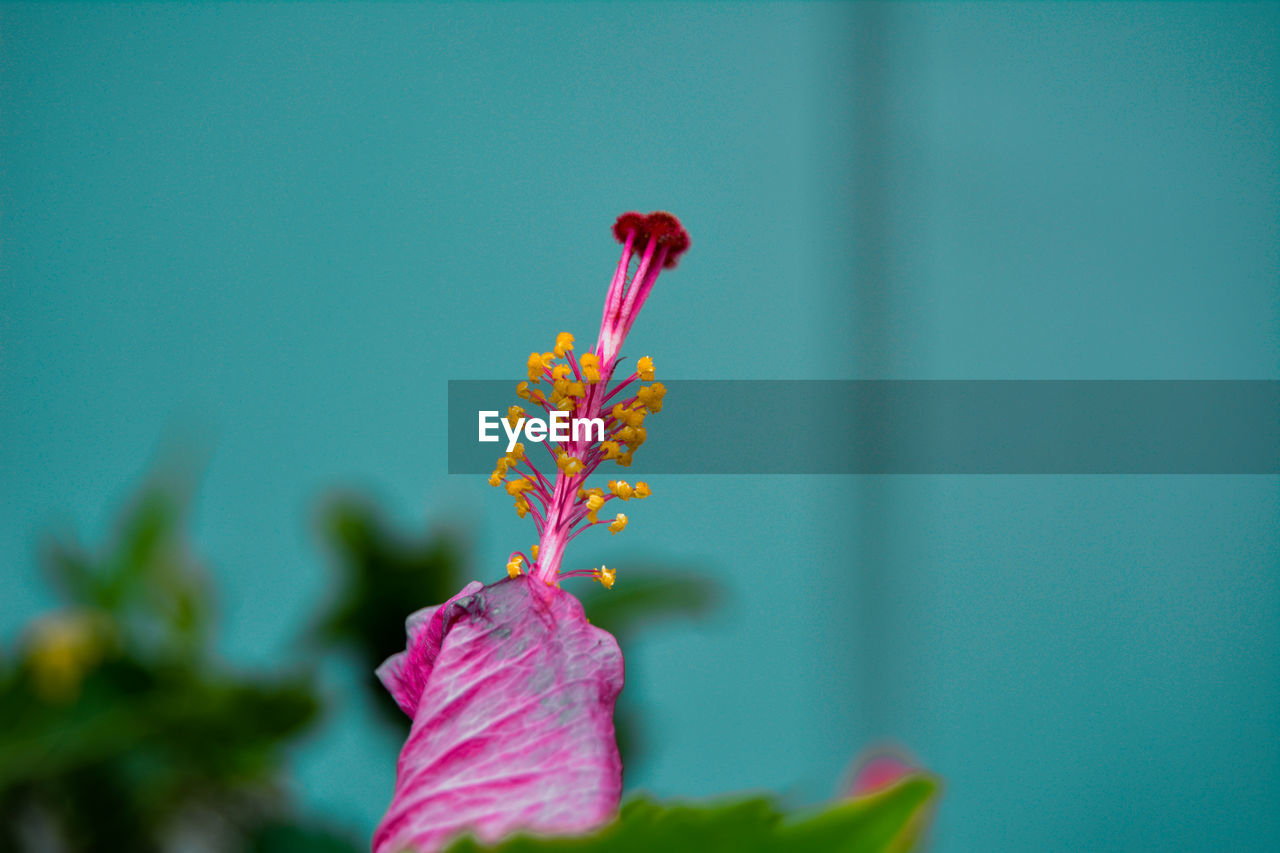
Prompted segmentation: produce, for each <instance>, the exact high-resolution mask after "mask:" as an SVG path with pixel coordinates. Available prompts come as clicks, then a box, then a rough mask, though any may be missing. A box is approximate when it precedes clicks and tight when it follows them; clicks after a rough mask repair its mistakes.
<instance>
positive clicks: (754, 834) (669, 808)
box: [448, 774, 938, 853]
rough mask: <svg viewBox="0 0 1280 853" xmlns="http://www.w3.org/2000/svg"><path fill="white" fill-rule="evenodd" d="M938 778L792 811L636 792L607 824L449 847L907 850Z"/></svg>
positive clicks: (453, 852)
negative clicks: (679, 801) (588, 831)
mask: <svg viewBox="0 0 1280 853" xmlns="http://www.w3.org/2000/svg"><path fill="white" fill-rule="evenodd" d="M937 795H938V784H937V782H936V781H935V780H934V779H933V778H931V777H929V776H927V775H923V774H919V775H914V776H910V777H908V778H906V779H903V780H901V781H899V782H898V783H896V784H894V785H893V786H892V787H889V788H887V789H885V790H883V791H879V792H877V793H875V794H872V795H869V796H866V797H859V798H857V799H851V800H844V801H841V802H837V803H834V804H832V805H830V806H828V807H827V808H826V809H824V810H823V811H821V812H819V813H817V814H813V815H807V816H799V817H788V816H787V815H785V814H784V813H783V812H782V811H781V810H780V809H779V808H778V806H777V805H776V804H775V803H774V802H773V801H771V800H769V799H765V798H760V797H757V798H752V799H746V800H736V801H729V802H722V803H718V804H712V805H703V806H695V805H662V804H660V803H655V802H653V801H651V800H647V799H636V800H632V801H631V802H629V803H627V804H626V805H624V806H623V807H622V812H621V813H620V814H619V815H618V819H617V820H615V821H614V822H613V823H611V824H609V825H608V826H606V827H604V828H603V829H601V830H600V831H598V832H596V833H594V834H592V835H588V836H583V837H577V838H537V837H533V836H527V835H521V836H515V837H512V838H509V839H506V840H504V841H503V842H502V843H500V844H498V845H497V846H495V847H484V846H481V845H479V844H477V843H476V842H475V841H473V840H472V839H470V838H464V839H461V840H459V841H457V842H455V843H454V844H452V845H450V846H449V848H448V853H479V851H484V850H492V851H501V853H556V851H563V853H570V851H572V853H592V851H609V853H651V851H654V850H661V851H664V853H684V851H691V853H694V851H696V853H704V851H726V853H730V851H731V853H792V851H805V853H808V851H821V853H905V851H908V850H910V849H911V848H912V847H913V846H914V845H915V844H916V842H917V841H919V839H920V836H921V834H922V833H923V832H924V831H925V830H926V829H927V827H928V823H929V818H930V816H931V813H932V810H933V805H934V802H935V800H936V798H937Z"/></svg>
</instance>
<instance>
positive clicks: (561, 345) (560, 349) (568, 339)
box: [556, 332, 573, 358]
mask: <svg viewBox="0 0 1280 853" xmlns="http://www.w3.org/2000/svg"><path fill="white" fill-rule="evenodd" d="M571 349H573V335H571V334H569V333H568V332H561V333H560V334H558V335H556V358H564V354H565V353H566V352H568V351H569V350H571Z"/></svg>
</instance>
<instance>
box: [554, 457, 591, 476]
mask: <svg viewBox="0 0 1280 853" xmlns="http://www.w3.org/2000/svg"><path fill="white" fill-rule="evenodd" d="M556 467H557V468H559V469H560V470H561V471H563V472H565V473H566V474H568V475H569V476H570V477H572V476H573V475H574V474H578V473H580V472H581V471H582V469H583V467H584V466H583V464H582V460H581V459H579V458H578V457H576V456H570V455H569V454H568V453H561V454H560V457H559V458H558V459H556Z"/></svg>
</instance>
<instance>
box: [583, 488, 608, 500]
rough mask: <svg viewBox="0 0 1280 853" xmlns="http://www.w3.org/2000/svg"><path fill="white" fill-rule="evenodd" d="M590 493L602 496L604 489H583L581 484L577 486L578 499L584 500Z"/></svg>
mask: <svg viewBox="0 0 1280 853" xmlns="http://www.w3.org/2000/svg"><path fill="white" fill-rule="evenodd" d="M592 495H595V496H596V497H598V498H602V497H604V489H584V488H582V487H581V486H579V487H578V500H580V501H585V500H586V499H587V498H589V497H591V496H592Z"/></svg>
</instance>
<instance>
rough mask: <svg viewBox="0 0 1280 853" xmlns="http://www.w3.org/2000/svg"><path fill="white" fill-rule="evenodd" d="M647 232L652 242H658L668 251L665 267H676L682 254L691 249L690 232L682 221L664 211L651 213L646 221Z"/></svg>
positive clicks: (664, 262)
mask: <svg viewBox="0 0 1280 853" xmlns="http://www.w3.org/2000/svg"><path fill="white" fill-rule="evenodd" d="M644 224H645V230H646V231H647V232H648V234H649V239H650V240H655V241H657V243H658V245H659V246H663V247H665V248H666V250H667V257H666V260H664V261H663V262H662V265H663V266H664V267H667V268H670V267H674V266H675V265H676V264H677V263H678V262H679V261H680V254H681V253H682V252H684V250H685V249H688V248H689V232H688V231H686V230H684V226H683V225H681V224H680V220H679V219H676V218H675V217H674V216H672V215H671V214H670V213H667V212H666V211H663V210H656V211H654V212H653V213H650V214H649V215H648V216H647V217H645V220H644Z"/></svg>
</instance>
